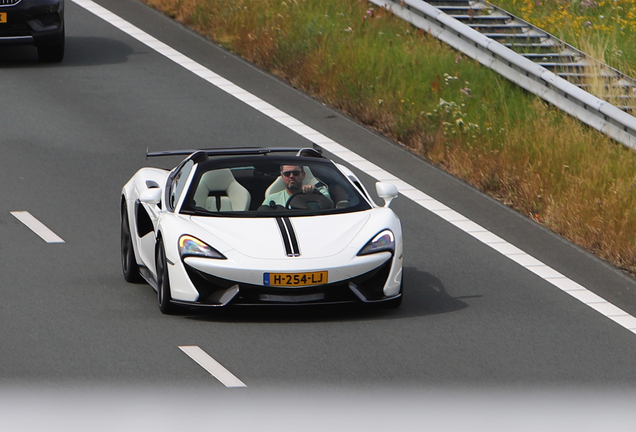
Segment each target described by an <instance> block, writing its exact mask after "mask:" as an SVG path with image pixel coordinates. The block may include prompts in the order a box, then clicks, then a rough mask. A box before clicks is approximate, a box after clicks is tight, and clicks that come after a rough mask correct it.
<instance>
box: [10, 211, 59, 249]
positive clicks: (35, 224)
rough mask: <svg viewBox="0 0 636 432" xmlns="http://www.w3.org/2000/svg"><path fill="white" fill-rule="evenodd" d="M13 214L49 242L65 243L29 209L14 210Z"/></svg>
mask: <svg viewBox="0 0 636 432" xmlns="http://www.w3.org/2000/svg"><path fill="white" fill-rule="evenodd" d="M11 214H12V215H13V216H15V217H16V218H17V219H18V220H19V221H20V222H22V223H23V224H25V225H26V226H28V227H29V228H30V229H31V231H33V232H34V233H36V234H37V235H39V236H40V237H42V240H44V241H45V242H47V243H64V240H62V238H61V237H59V236H58V235H57V234H55V233H54V232H53V231H51V230H50V229H49V228H47V227H46V225H44V224H43V223H42V222H40V221H39V220H37V219H36V218H35V217H33V215H32V214H31V213H29V212H27V211H12V212H11Z"/></svg>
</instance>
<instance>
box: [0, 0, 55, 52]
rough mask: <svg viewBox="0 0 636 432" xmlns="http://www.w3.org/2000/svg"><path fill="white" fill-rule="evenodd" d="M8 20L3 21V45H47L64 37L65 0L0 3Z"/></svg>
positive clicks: (0, 38)
mask: <svg viewBox="0 0 636 432" xmlns="http://www.w3.org/2000/svg"><path fill="white" fill-rule="evenodd" d="M0 13H3V14H6V22H4V23H0V45H36V46H47V45H55V44H58V43H60V41H61V39H62V38H63V37H64V1H63V0H21V1H20V2H18V3H17V4H14V5H5V6H0Z"/></svg>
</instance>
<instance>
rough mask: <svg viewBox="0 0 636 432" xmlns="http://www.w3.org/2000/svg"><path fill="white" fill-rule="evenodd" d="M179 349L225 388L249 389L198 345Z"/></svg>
mask: <svg viewBox="0 0 636 432" xmlns="http://www.w3.org/2000/svg"><path fill="white" fill-rule="evenodd" d="M179 349H181V351H183V352H184V353H186V354H187V355H188V357H190V358H191V359H192V360H194V361H195V362H197V363H198V364H199V366H201V367H202V368H203V369H205V370H206V371H208V372H209V373H210V374H211V375H212V376H213V377H214V378H216V379H218V380H219V381H221V383H223V385H224V386H225V387H247V386H246V385H245V384H243V382H242V381H241V380H240V379H238V378H237V377H235V376H234V375H232V373H231V372H230V371H229V370H227V369H225V368H224V367H223V366H221V364H220V363H219V362H217V361H216V360H214V359H213V358H212V357H210V356H209V355H208V354H207V353H206V352H205V351H203V350H202V349H201V348H199V347H198V346H196V345H184V346H180V347H179Z"/></svg>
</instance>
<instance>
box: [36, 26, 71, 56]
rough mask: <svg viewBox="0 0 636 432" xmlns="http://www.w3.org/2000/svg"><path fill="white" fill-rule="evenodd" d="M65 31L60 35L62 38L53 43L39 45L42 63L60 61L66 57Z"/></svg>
mask: <svg viewBox="0 0 636 432" xmlns="http://www.w3.org/2000/svg"><path fill="white" fill-rule="evenodd" d="M64 44H65V37H64V31H62V35H61V36H60V40H59V41H58V42H57V43H55V44H52V45H42V46H38V47H37V48H38V59H39V60H40V61H41V62H42V63H59V62H61V61H62V59H63V58H64Z"/></svg>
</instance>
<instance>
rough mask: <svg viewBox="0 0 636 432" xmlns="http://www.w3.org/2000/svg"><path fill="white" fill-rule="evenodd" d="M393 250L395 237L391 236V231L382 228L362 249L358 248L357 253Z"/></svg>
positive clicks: (367, 253) (366, 253)
mask: <svg viewBox="0 0 636 432" xmlns="http://www.w3.org/2000/svg"><path fill="white" fill-rule="evenodd" d="M394 250H395V237H394V236H393V233H392V232H391V231H389V230H384V231H382V232H381V233H379V234H378V235H376V236H375V237H373V239H372V240H370V241H369V243H367V244H366V245H365V246H364V247H363V248H362V249H360V252H358V255H369V254H372V253H377V252H384V251H389V252H393V251H394Z"/></svg>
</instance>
